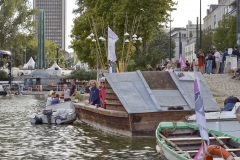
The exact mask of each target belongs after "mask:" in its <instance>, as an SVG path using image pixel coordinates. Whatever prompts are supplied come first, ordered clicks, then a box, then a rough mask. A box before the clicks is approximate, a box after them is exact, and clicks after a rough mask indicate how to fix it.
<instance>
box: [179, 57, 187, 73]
mask: <svg viewBox="0 0 240 160" xmlns="http://www.w3.org/2000/svg"><path fill="white" fill-rule="evenodd" d="M179 63H180V64H181V70H184V69H185V68H187V65H186V63H185V61H184V59H183V57H182V54H180V58H179Z"/></svg>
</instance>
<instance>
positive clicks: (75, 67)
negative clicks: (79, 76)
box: [74, 61, 82, 70]
mask: <svg viewBox="0 0 240 160" xmlns="http://www.w3.org/2000/svg"><path fill="white" fill-rule="evenodd" d="M77 67H79V68H82V63H81V62H80V61H78V63H77V64H76V65H75V66H74V69H75V70H76V69H77Z"/></svg>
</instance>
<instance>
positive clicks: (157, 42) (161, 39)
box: [128, 29, 175, 71]
mask: <svg viewBox="0 0 240 160" xmlns="http://www.w3.org/2000/svg"><path fill="white" fill-rule="evenodd" d="M171 43H172V45H171V49H172V52H171V53H172V55H171V57H174V49H175V42H174V40H173V39H172V42H171ZM168 57H169V35H168V34H167V33H166V32H165V31H164V30H162V29H160V30H159V32H158V34H155V35H153V36H152V41H151V42H150V43H149V44H148V46H147V47H146V51H145V52H138V51H135V53H134V54H133V56H132V59H131V61H130V63H129V65H128V70H129V71H135V70H146V66H147V64H150V65H151V66H152V67H153V68H155V66H156V65H157V64H160V63H161V62H162V59H163V60H165V59H166V58H168Z"/></svg>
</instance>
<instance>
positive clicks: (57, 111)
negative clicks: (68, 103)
mask: <svg viewBox="0 0 240 160" xmlns="http://www.w3.org/2000/svg"><path fill="white" fill-rule="evenodd" d="M70 112H74V110H73V109H57V110H56V111H55V112H53V114H52V115H53V116H59V115H61V114H65V113H70Z"/></svg>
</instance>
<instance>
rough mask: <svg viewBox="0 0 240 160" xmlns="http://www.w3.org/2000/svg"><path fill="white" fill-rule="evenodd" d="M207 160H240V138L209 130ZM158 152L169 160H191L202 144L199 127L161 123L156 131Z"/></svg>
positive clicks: (182, 123) (177, 123)
mask: <svg viewBox="0 0 240 160" xmlns="http://www.w3.org/2000/svg"><path fill="white" fill-rule="evenodd" d="M208 134H209V139H210V144H211V145H209V146H206V148H205V150H206V152H205V154H204V155H205V158H206V160H210V159H214V160H220V159H227V160H240V138H237V137H234V136H231V135H229V134H225V133H222V132H219V131H215V130H210V129H208ZM156 138H157V146H156V150H157V152H158V153H160V154H161V155H162V156H163V157H164V158H166V159H168V160H190V159H194V157H195V156H196V155H197V154H198V152H199V148H200V146H201V144H202V139H201V136H200V132H199V128H198V126H196V125H194V124H190V123H185V122H161V123H160V124H159V126H158V127H157V129H156Z"/></svg>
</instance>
